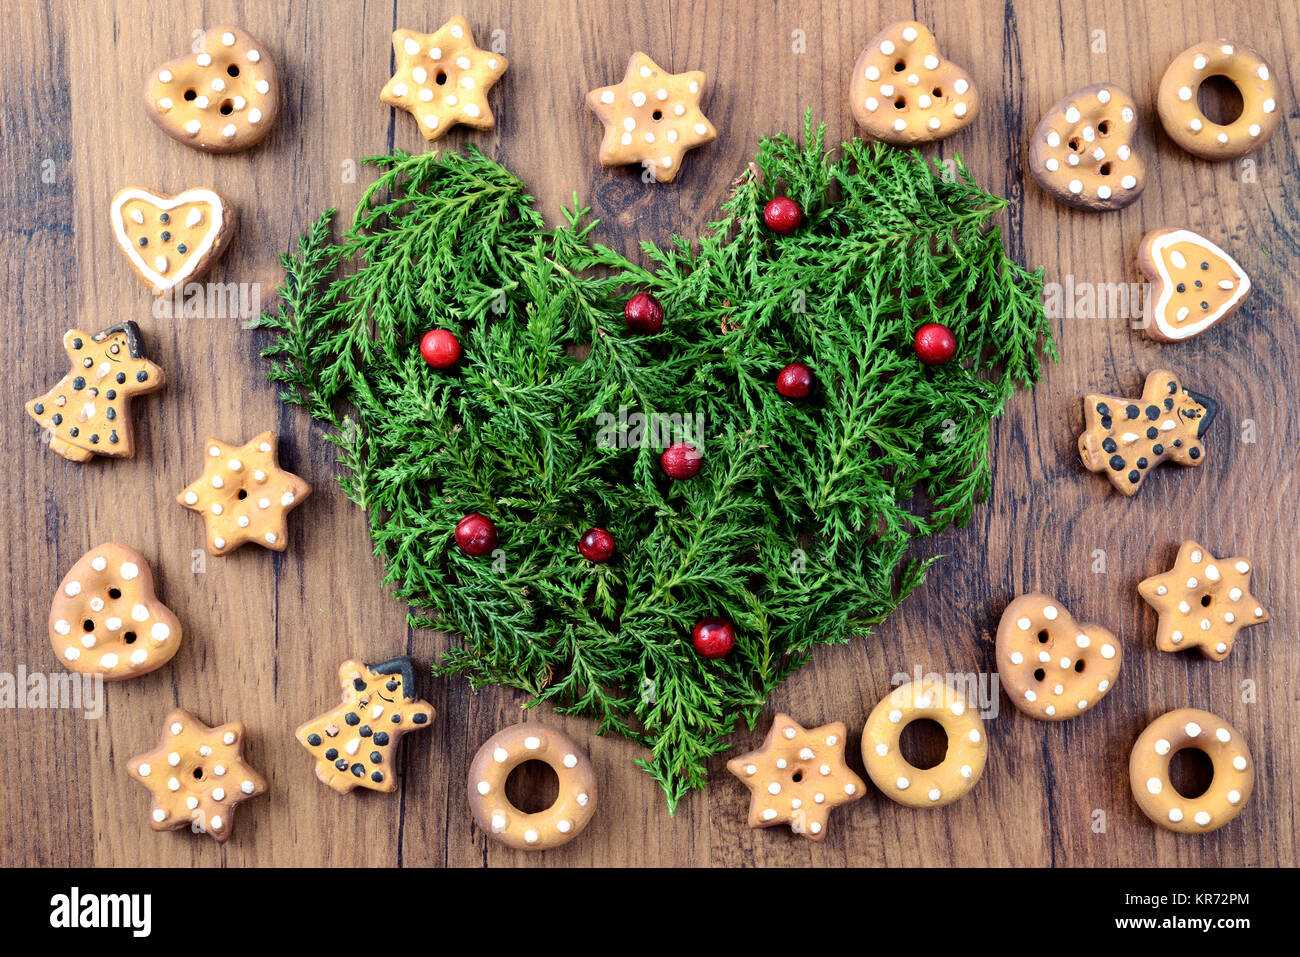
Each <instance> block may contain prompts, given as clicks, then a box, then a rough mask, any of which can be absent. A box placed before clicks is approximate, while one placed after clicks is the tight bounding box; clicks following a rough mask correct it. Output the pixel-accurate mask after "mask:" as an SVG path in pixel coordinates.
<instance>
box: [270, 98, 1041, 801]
mask: <svg viewBox="0 0 1300 957" xmlns="http://www.w3.org/2000/svg"><path fill="white" fill-rule="evenodd" d="M823 140H824V127H821V126H817V127H814V126H813V124H812V121H811V118H809V119H808V120H807V123H806V127H805V131H804V136H803V142H802V144H800V143H797V142H795V141H794V140H792V139H791V138H789V137H787V136H784V135H781V136H774V137H771V138H769V139H766V140H764V141H763V142H762V144H761V145H760V147H759V151H758V155H757V157H756V160H755V163H753V164H750V167H749V169H748V170H747V171H746V172H745V173H744V174H743V175H742V176H741V177H740V178H739V179H738V180H737V181H736V183H735V185H734V189H733V192H732V195H731V197H730V199H729V200H728V201H727V202H726V203H725V205H724V206H723V207H722V210H721V217H720V218H719V220H718V221H717V222H715V223H713V224H711V225H710V227H709V229H708V231H707V233H706V234H705V235H704V236H703V237H702V238H701V239H700V240H699V242H698V244H693V243H691V242H690V241H688V240H685V239H681V238H674V239H673V240H672V241H671V242H670V243H669V244H668V245H666V246H662V247H661V246H657V245H655V244H653V243H649V242H646V243H643V244H642V249H643V251H644V254H645V257H646V260H647V261H648V262H649V263H650V264H651V265H650V268H643V267H642V266H639V265H637V264H635V263H633V262H631V261H629V260H628V259H627V258H625V257H624V256H622V255H620V254H618V253H616V252H614V251H612V250H610V249H608V248H606V247H604V246H602V245H599V244H598V243H595V242H593V240H592V235H593V230H594V228H595V226H596V222H595V221H594V220H591V219H590V218H589V210H587V209H580V208H578V204H577V197H576V196H575V198H574V208H573V209H572V210H570V211H568V212H567V214H566V219H567V221H566V222H565V223H564V224H563V225H561V226H560V227H559V228H556V229H547V228H546V226H545V224H544V223H543V221H542V218H541V216H540V215H539V214H538V213H537V211H536V210H535V209H534V206H533V200H532V197H531V196H529V195H528V194H527V192H526V190H525V188H524V186H523V184H522V183H521V182H520V181H519V180H518V179H516V178H515V177H514V176H513V175H512V174H511V173H509V172H508V171H507V170H506V169H504V168H503V167H501V166H500V165H498V164H497V163H495V162H493V161H492V160H490V159H488V158H487V157H485V156H484V155H483V154H482V153H480V152H479V151H478V150H476V149H474V148H473V147H470V148H469V149H468V151H467V152H465V153H463V154H444V155H441V156H439V155H435V154H426V155H418V156H413V155H408V154H406V153H403V152H400V151H398V152H396V153H394V154H393V155H391V156H382V157H377V158H374V159H372V160H369V161H368V162H370V163H372V164H373V165H374V166H375V167H377V168H378V170H379V171H380V176H379V178H378V179H377V180H376V182H375V183H374V184H373V186H371V188H370V189H369V190H368V191H367V192H366V195H365V198H364V200H363V201H362V203H361V204H360V207H359V209H358V211H357V213H356V215H355V217H354V220H353V223H352V227H351V228H350V229H349V230H348V231H347V233H346V235H345V237H344V238H343V239H342V241H340V242H337V243H336V242H334V241H333V240H332V239H331V238H330V226H331V221H332V218H333V210H330V211H327V212H326V213H324V214H323V215H322V216H321V217H320V219H319V220H317V221H316V223H315V224H314V225H313V226H312V227H311V229H310V230H309V231H308V232H307V234H306V235H305V236H304V237H303V238H302V239H301V241H300V243H299V246H298V250H297V252H296V253H295V254H293V255H286V256H285V257H283V260H282V261H283V265H284V269H285V273H286V278H285V282H284V286H283V288H282V289H281V291H280V303H279V305H278V307H277V308H276V309H275V310H274V311H272V312H269V313H267V314H265V315H264V316H263V317H262V318H261V320H260V322H259V323H258V325H260V327H261V328H263V329H266V330H269V331H271V332H272V333H274V334H275V340H274V343H273V344H272V345H271V347H270V348H268V349H267V350H266V352H265V355H266V356H267V357H269V358H271V359H273V360H274V361H273V364H272V368H271V372H270V378H271V379H272V380H273V381H275V382H277V383H279V384H280V386H281V388H282V396H283V398H284V400H285V401H286V402H291V403H296V404H298V405H301V406H303V407H304V408H306V409H307V411H308V412H309V413H310V414H311V416H312V417H313V418H314V419H316V420H318V422H319V423H320V424H321V426H322V427H323V428H324V431H325V435H326V437H327V439H328V440H329V441H331V442H333V443H335V444H336V445H338V446H339V450H340V464H341V467H342V475H341V477H340V482H341V483H342V486H343V488H344V489H345V490H346V492H347V494H348V495H349V496H350V497H351V498H352V499H353V500H354V501H355V502H356V503H357V504H359V505H360V506H361V507H362V508H364V509H365V510H366V513H367V515H368V518H369V523H370V532H371V535H372V537H373V539H374V544H375V550H376V553H377V554H379V555H381V556H382V557H383V558H384V560H385V562H386V568H387V575H386V578H385V581H386V583H387V584H390V585H392V586H393V591H394V594H395V595H396V596H397V597H398V598H400V599H402V600H404V601H406V602H408V603H409V604H410V605H411V606H412V607H413V608H414V609H416V611H414V612H413V614H412V616H411V622H412V624H413V625H415V626H417V627H427V628H436V629H442V630H445V631H447V632H451V633H453V634H455V635H457V636H459V642H458V644H457V645H456V646H454V647H453V648H452V649H451V650H449V651H448V652H447V653H446V654H445V655H443V656H442V658H441V660H440V661H439V662H438V664H437V665H436V666H435V671H436V672H438V673H441V674H444V675H451V674H463V675H465V676H466V677H468V679H469V681H470V682H471V684H472V685H473V686H474V687H475V688H477V687H481V686H483V685H486V684H491V683H501V684H506V685H510V686H513V687H516V688H521V689H524V690H525V691H527V692H528V693H530V694H531V695H532V696H533V702H534V703H536V702H537V701H543V700H550V701H552V702H553V703H554V704H555V705H556V706H557V707H558V708H559V709H560V710H562V711H565V712H571V713H576V714H583V715H588V716H591V717H593V718H595V719H596V720H597V722H598V730H599V731H600V732H601V733H606V732H617V733H619V734H623V735H627V736H629V737H631V738H634V739H635V740H637V741H639V742H641V743H642V744H643V745H644V746H645V747H646V748H647V749H648V755H647V756H646V757H645V758H643V759H642V760H641V761H640V762H639V763H640V764H641V766H642V767H643V768H644V769H645V770H646V771H648V772H649V773H650V774H651V775H652V776H653V777H654V779H655V780H656V781H658V782H659V784H660V785H661V786H662V788H663V790H664V792H665V793H666V795H667V800H668V805H669V808H670V810H671V809H673V808H675V806H676V804H677V802H678V800H679V799H680V797H681V796H682V795H683V794H684V793H685V792H686V791H687V790H688V789H690V788H696V787H700V786H702V785H703V783H704V779H705V769H706V762H707V761H708V760H709V758H710V757H712V756H713V755H716V754H718V753H720V752H722V751H723V750H725V749H726V747H727V737H728V735H729V734H730V733H731V732H732V730H733V729H734V727H735V722H736V720H737V718H739V717H742V716H743V717H744V718H745V720H746V721H747V722H749V724H750V725H751V726H752V725H753V723H754V721H755V720H756V718H757V715H758V712H759V710H760V708H761V706H762V704H763V702H764V701H765V700H766V698H767V697H768V695H769V693H770V692H771V691H772V689H773V688H774V687H776V685H777V684H778V683H780V682H781V681H782V680H783V679H784V678H785V677H786V676H787V675H788V674H790V672H791V671H792V670H794V669H795V668H797V667H799V665H800V664H802V663H803V662H804V661H805V660H806V658H807V656H808V654H809V652H810V651H811V650H812V649H813V648H814V647H815V646H817V645H819V644H826V643H835V642H844V641H847V640H849V638H850V637H851V636H853V635H865V634H868V633H869V631H870V629H871V627H872V626H873V625H874V624H876V623H878V622H880V621H881V620H882V619H884V618H885V617H886V616H887V615H888V614H889V613H890V612H891V611H893V610H894V608H895V607H897V605H898V603H899V602H900V601H901V600H902V599H903V597H904V596H906V595H907V594H908V593H909V592H911V591H912V589H914V588H915V587H916V586H917V585H918V584H920V582H921V581H922V579H923V577H924V573H925V568H926V567H927V565H928V562H926V561H918V560H915V559H912V558H909V556H908V546H909V544H910V543H911V542H912V541H913V540H914V539H916V538H918V537H920V536H925V535H929V534H933V533H934V532H937V531H939V530H941V529H943V528H945V527H947V526H949V525H951V524H954V523H956V524H961V523H964V522H965V521H966V520H967V519H968V518H969V517H970V515H971V510H972V507H973V506H974V505H975V503H976V502H977V501H979V500H980V499H981V498H982V497H983V496H984V495H985V493H986V492H987V490H988V487H989V482H990V476H991V472H990V463H989V457H988V433H989V426H990V423H991V421H992V419H993V418H994V416H996V415H998V414H999V413H1000V412H1001V411H1002V409H1003V405H1004V403H1005V402H1006V400H1007V399H1008V398H1009V397H1010V396H1011V395H1012V394H1013V392H1014V391H1015V390H1016V389H1017V388H1018V387H1022V386H1023V387H1028V386H1031V385H1032V384H1033V383H1034V382H1035V381H1036V380H1037V378H1038V375H1039V356H1040V354H1041V352H1042V351H1043V350H1044V349H1046V350H1047V351H1048V352H1050V353H1052V354H1053V355H1054V351H1053V347H1052V344H1051V339H1050V331H1049V327H1048V324H1047V322H1046V320H1045V317H1044V314H1043V309H1042V305H1041V302H1042V296H1041V291H1042V273H1041V270H1040V271H1038V272H1029V271H1027V270H1025V269H1024V268H1022V267H1021V266H1019V265H1017V264H1016V263H1015V262H1013V261H1012V260H1010V259H1009V258H1008V257H1007V255H1006V253H1005V252H1004V250H1003V245H1002V240H1001V237H1000V234H999V231H998V229H997V227H996V226H995V225H994V223H993V219H994V217H995V216H996V215H997V213H998V212H999V211H1001V210H1002V209H1003V208H1004V207H1005V206H1006V202H1005V201H1004V200H1002V199H999V198H997V197H995V196H993V195H991V194H989V193H987V192H985V191H984V190H982V189H980V188H979V187H978V186H977V185H976V184H975V183H974V182H973V181H972V180H971V178H970V176H969V174H968V172H967V170H966V168H965V167H964V166H963V165H962V164H961V162H960V160H957V161H956V169H955V172H954V171H952V170H948V171H945V170H943V169H942V168H940V167H935V166H932V165H931V164H930V163H928V162H927V161H926V160H925V159H924V158H923V157H921V155H920V154H919V153H916V152H902V151H898V150H894V149H891V148H888V147H885V146H883V145H880V144H870V145H869V144H865V143H862V142H860V141H853V142H851V143H847V144H844V146H843V147H842V149H841V151H840V152H839V153H838V155H836V154H834V153H833V152H832V151H829V150H827V149H826V148H825V146H824V142H823ZM778 192H781V193H784V194H785V195H789V196H790V197H791V198H793V199H795V200H796V202H798V203H799V205H800V207H801V208H802V209H803V210H804V213H805V217H806V225H805V226H804V227H803V228H802V229H800V230H799V231H798V232H796V233H795V234H794V235H791V236H785V237H781V236H776V235H773V234H772V233H770V232H769V231H767V230H766V229H765V228H764V227H763V225H762V208H763V205H764V203H765V202H766V201H767V200H768V199H770V198H771V197H772V196H773V195H775V194H777V193H778ZM634 290H643V291H648V292H652V293H653V294H654V295H655V296H656V297H658V298H659V299H660V300H661V301H662V302H663V304H664V307H665V310H666V313H667V322H666V324H665V329H664V332H663V333H662V334H660V335H656V336H653V337H643V336H635V335H631V334H629V333H628V332H627V331H626V330H625V329H624V326H623V321H622V316H621V308H622V304H623V301H624V299H625V298H626V296H627V295H629V294H630V293H631V292H632V291H634ZM930 321H934V322H941V323H943V324H944V325H946V326H947V327H948V328H949V329H951V330H952V331H953V333H954V334H955V335H956V338H957V342H958V354H957V357H956V358H955V359H954V360H953V361H951V362H950V363H948V364H947V365H945V366H942V367H938V368H928V367H926V366H924V365H922V364H921V363H920V362H918V361H917V359H916V357H915V355H914V354H913V349H912V336H913V334H914V332H915V330H916V328H917V327H918V326H919V325H921V324H922V323H924V322H930ZM435 326H438V327H443V328H449V329H452V330H453V331H455V332H456V333H457V335H458V336H459V337H460V339H461V342H462V345H463V348H464V356H463V358H462V359H461V361H460V363H459V364H458V366H457V367H456V368H455V369H453V370H450V371H443V372H439V371H435V370H433V369H431V368H429V367H428V366H427V365H425V363H424V362H423V361H422V360H421V358H420V355H419V351H418V343H419V339H420V337H421V335H422V334H423V333H424V332H425V331H427V330H428V329H430V328H432V327H435ZM792 360H798V361H802V362H805V363H806V364H808V365H809V366H810V367H811V368H812V369H813V371H814V373H815V375H816V379H817V382H818V388H817V391H816V392H815V393H814V396H813V397H812V398H811V399H810V400H808V401H806V402H803V403H792V402H789V401H786V400H785V399H782V398H780V397H779V396H778V395H777V394H776V392H775V388H774V379H775V376H776V373H777V371H778V370H779V369H780V368H781V367H782V366H784V365H785V364H787V363H788V362H790V361H792ZM620 409H622V411H623V420H620V418H619V416H620ZM637 414H639V415H640V416H643V417H644V420H645V421H647V422H648V421H649V420H650V417H651V416H654V415H661V414H679V415H681V416H687V417H690V418H688V419H685V420H684V421H687V422H694V421H696V420H695V418H694V417H695V416H701V417H702V419H701V421H702V422H703V434H702V435H687V436H683V435H682V434H668V435H665V436H662V438H663V439H665V440H668V441H671V440H677V439H680V438H683V437H686V438H688V439H693V440H695V441H696V444H699V445H701V448H702V450H703V452H704V455H705V460H704V468H703V469H702V471H701V472H700V474H699V475H698V476H697V477H696V478H694V479H692V480H690V481H686V482H672V481H669V480H668V479H666V478H665V477H664V476H663V474H662V472H661V471H660V469H659V467H658V454H659V451H660V446H661V445H662V443H660V445H659V446H656V445H655V444H654V443H652V442H649V441H646V438H647V437H646V436H645V435H643V434H638V430H637V429H636V428H635V425H636V420H635V415H637ZM611 418H612V419H613V423H614V424H613V425H611V424H610V419H611ZM629 420H630V423H629ZM611 437H612V438H613V439H614V441H612V442H611V441H608V440H609V439H610V438H611ZM468 512H481V513H483V514H485V515H487V516H489V517H490V518H491V519H492V520H493V521H494V522H495V523H496V524H497V527H498V529H499V530H500V536H501V540H500V552H499V553H498V554H497V555H496V556H495V557H493V558H486V559H475V558H469V557H467V556H465V555H464V554H462V553H461V552H460V551H459V550H458V549H457V548H455V547H453V543H452V530H453V528H454V527H455V525H456V522H457V521H458V520H459V519H460V518H461V517H462V516H463V515H465V514H466V513H468ZM592 525H600V526H604V527H606V528H608V529H610V531H612V532H613V534H614V535H615V537H616V539H617V541H618V548H619V551H618V554H617V556H616V557H615V559H614V560H612V561H611V562H609V563H608V564H605V565H593V564H591V563H589V562H587V561H586V560H584V559H582V558H581V557H580V556H579V555H578V553H577V550H576V541H577V539H578V537H579V536H580V535H581V533H582V532H583V531H584V530H585V529H586V528H588V527H590V526H592ZM707 615H722V616H724V617H726V618H728V619H729V620H731V621H732V622H733V623H734V624H735V626H736V629H737V633H738V641H737V646H736V649H735V651H734V652H733V653H732V654H731V656H730V657H729V658H727V659H725V660H722V661H708V660H705V659H703V658H701V657H699V656H698V655H696V653H695V652H694V651H693V649H692V647H691V644H690V631H691V627H692V625H693V624H694V622H695V621H696V620H698V619H699V618H702V617H704V616H707Z"/></svg>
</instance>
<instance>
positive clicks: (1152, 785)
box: [1147, 778, 1164, 794]
mask: <svg viewBox="0 0 1300 957" xmlns="http://www.w3.org/2000/svg"><path fill="white" fill-rule="evenodd" d="M1147 790H1148V791H1150V792H1151V793H1152V794H1159V793H1160V792H1161V791H1163V790H1164V785H1163V784H1161V783H1160V779H1159V778H1147Z"/></svg>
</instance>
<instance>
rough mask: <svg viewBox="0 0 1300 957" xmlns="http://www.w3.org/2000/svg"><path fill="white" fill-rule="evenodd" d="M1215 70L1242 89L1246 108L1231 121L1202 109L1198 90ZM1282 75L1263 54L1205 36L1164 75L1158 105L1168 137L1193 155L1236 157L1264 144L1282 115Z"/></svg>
mask: <svg viewBox="0 0 1300 957" xmlns="http://www.w3.org/2000/svg"><path fill="white" fill-rule="evenodd" d="M1212 76H1221V77H1225V78H1226V79H1227V80H1228V81H1229V82H1230V83H1232V85H1233V86H1235V87H1236V88H1237V91H1238V92H1239V93H1240V94H1241V101H1242V106H1241V114H1240V115H1239V116H1238V117H1237V118H1236V119H1235V120H1233V121H1232V122H1231V123H1228V124H1226V125H1225V124H1221V123H1215V122H1214V121H1213V120H1211V119H1209V117H1207V116H1206V115H1205V114H1204V113H1202V112H1201V106H1200V102H1199V99H1198V97H1197V92H1198V91H1199V90H1200V88H1201V84H1202V83H1203V82H1204V81H1205V80H1207V79H1209V78H1210V77H1212ZM1279 95H1280V94H1279V91H1278V85H1277V80H1276V79H1274V77H1273V73H1272V71H1271V70H1270V69H1269V68H1268V64H1267V63H1265V62H1264V58H1263V57H1261V56H1260V55H1259V54H1258V53H1256V52H1255V51H1254V50H1252V49H1251V48H1250V47H1247V46H1242V45H1241V44H1240V43H1237V42H1236V41H1232V40H1205V41H1203V42H1201V43H1198V44H1196V46H1193V47H1189V48H1188V49H1186V50H1184V51H1183V52H1182V53H1180V54H1178V56H1176V57H1175V58H1174V61H1173V62H1172V63H1170V64H1169V68H1168V69H1167V70H1165V75H1164V77H1162V78H1161V80H1160V91H1159V93H1158V94H1157V100H1156V104H1157V109H1158V110H1159V112H1160V123H1161V125H1163V126H1164V128H1165V132H1166V133H1168V134H1169V138H1170V139H1172V140H1173V141H1174V142H1175V143H1177V144H1178V145H1179V146H1181V147H1182V148H1183V149H1185V150H1187V152H1189V153H1191V154H1192V155H1193V156H1200V157H1202V158H1203V159H1208V160H1226V159H1236V158H1237V157H1239V156H1245V155H1246V154H1247V153H1250V152H1253V151H1254V150H1257V149H1259V148H1260V147H1261V146H1263V145H1264V144H1265V143H1266V142H1267V141H1268V138H1269V137H1270V136H1272V135H1273V131H1274V130H1275V129H1277V124H1278V121H1279V120H1280V119H1281V115H1282V114H1281V111H1280V110H1279V109H1278V108H1277V101H1278V97H1279Z"/></svg>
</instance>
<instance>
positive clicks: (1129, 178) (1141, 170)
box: [1029, 83, 1146, 211]
mask: <svg viewBox="0 0 1300 957" xmlns="http://www.w3.org/2000/svg"><path fill="white" fill-rule="evenodd" d="M1136 121H1137V107H1136V105H1135V104H1134V103H1133V98H1132V97H1131V96H1129V95H1128V94H1127V93H1125V92H1124V91H1123V90H1121V89H1120V88H1119V87H1117V86H1115V85H1114V84H1112V83H1094V84H1092V85H1091V86H1085V87H1084V88H1083V89H1081V90H1075V91H1074V92H1073V93H1071V94H1070V95H1069V96H1067V97H1066V98H1065V99H1063V100H1061V101H1059V102H1057V103H1055V104H1054V105H1053V106H1052V107H1051V109H1049V110H1048V111H1047V114H1046V115H1045V116H1044V117H1043V118H1042V120H1041V121H1039V124H1038V127H1037V128H1036V129H1035V130H1034V135H1033V138H1032V139H1031V140H1030V142H1029V171H1030V172H1031V173H1033V175H1034V179H1036V180H1038V185H1039V186H1041V187H1042V188H1043V191H1044V192H1045V193H1047V194H1048V195H1049V196H1051V197H1052V198H1053V199H1056V200H1059V201H1060V202H1062V203H1065V204H1066V205H1067V206H1073V207H1075V208H1076V209H1088V210H1097V211H1102V210H1109V209H1123V208H1124V207H1125V206H1127V205H1129V204H1130V203H1132V202H1133V201H1134V200H1136V199H1137V198H1138V197H1139V196H1140V195H1142V188H1143V187H1144V186H1145V185H1146V164H1144V163H1143V162H1142V157H1141V156H1139V155H1138V154H1137V152H1136V151H1135V150H1134V148H1133V139H1134V136H1135V135H1136V133H1137V122H1136Z"/></svg>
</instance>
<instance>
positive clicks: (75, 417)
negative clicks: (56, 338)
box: [26, 322, 167, 462]
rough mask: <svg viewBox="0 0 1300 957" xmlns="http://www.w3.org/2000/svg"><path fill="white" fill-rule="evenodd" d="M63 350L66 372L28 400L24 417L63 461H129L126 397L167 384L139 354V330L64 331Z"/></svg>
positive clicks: (126, 326)
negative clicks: (105, 458)
mask: <svg viewBox="0 0 1300 957" xmlns="http://www.w3.org/2000/svg"><path fill="white" fill-rule="evenodd" d="M63 349H64V351H65V352H67V354H68V360H69V361H70V362H71V363H72V369H71V370H70V371H69V372H68V374H67V375H65V376H64V377H63V378H62V379H60V380H59V382H58V385H56V386H55V387H54V388H53V389H51V390H50V391H49V392H46V393H45V394H44V395H42V396H38V397H37V398H35V399H32V400H31V401H30V402H28V403H27V406H26V408H27V414H28V415H30V416H31V417H32V418H33V419H35V420H36V421H37V423H38V424H39V425H40V426H41V428H43V429H45V430H46V433H47V434H48V435H49V437H50V448H51V449H52V450H53V451H55V452H57V453H58V454H59V455H62V456H63V457H64V458H65V459H68V460H69V461H72V462H89V461H90V460H91V458H92V457H94V456H96V455H105V456H110V457H115V458H127V459H129V458H131V457H132V456H134V455H135V436H134V432H133V430H132V427H131V398H132V397H133V396H137V395H147V394H148V393H150V392H157V391H158V390H159V389H161V388H162V387H163V386H164V385H165V384H166V381H167V380H166V377H165V376H164V375H163V370H162V369H160V368H159V367H158V366H156V365H155V364H154V363H152V362H150V361H149V357H148V356H147V355H146V354H145V348H144V338H143V337H142V336H141V335H140V327H139V326H137V325H136V324H135V323H134V322H124V323H122V324H121V325H120V326H113V327H112V328H111V329H105V330H104V331H103V332H97V333H95V334H94V335H93V336H92V335H90V334H89V333H86V332H82V331H81V330H80V329H70V330H69V331H67V332H65V333H64V334H63Z"/></svg>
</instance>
